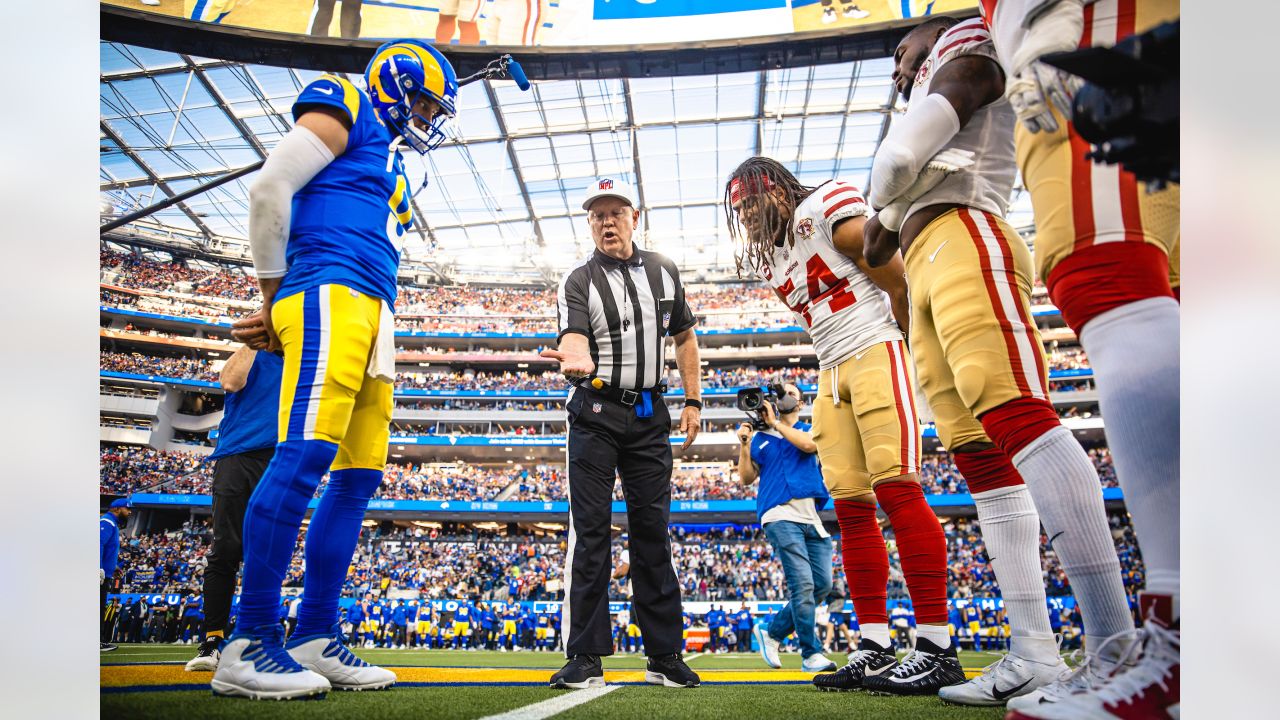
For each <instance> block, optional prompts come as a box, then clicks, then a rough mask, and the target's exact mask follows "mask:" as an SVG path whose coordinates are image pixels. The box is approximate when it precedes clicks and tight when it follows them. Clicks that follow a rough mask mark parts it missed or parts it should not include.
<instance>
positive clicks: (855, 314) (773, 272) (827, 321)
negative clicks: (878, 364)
mask: <svg viewBox="0 0 1280 720" xmlns="http://www.w3.org/2000/svg"><path fill="white" fill-rule="evenodd" d="M870 214H871V208H870V207H869V206H868V205H867V201H866V200H864V199H863V197H862V193H861V192H860V191H859V190H858V188H857V187H855V186H854V185H853V184H852V183H847V182H841V181H839V180H832V181H831V182H827V183H824V184H823V185H821V186H819V187H818V189H817V190H814V191H813V194H811V195H810V196H809V197H807V198H805V199H804V202H801V203H800V206H799V207H797V208H796V211H795V215H794V217H792V218H791V237H790V240H791V242H788V243H783V244H782V247H776V248H774V250H773V257H772V258H769V259H768V261H767V262H766V263H765V265H764V267H763V268H761V272H762V274H763V275H764V277H765V280H766V281H767V282H768V283H769V285H770V287H772V288H773V290H774V292H776V293H777V294H778V297H780V298H781V299H782V302H783V303H785V304H786V306H787V307H788V308H791V311H792V312H794V313H795V314H796V317H797V318H798V319H799V320H800V324H801V326H802V327H804V328H805V329H806V330H807V331H808V332H809V337H811V338H812V339H813V349H814V352H815V353H816V354H817V356H818V366H819V367H820V368H822V369H823V370H826V369H828V368H833V367H835V366H837V365H839V364H840V363H842V362H844V361H845V360H847V359H849V358H850V357H852V356H853V355H854V354H855V353H858V352H861V351H862V350H864V349H866V348H868V347H870V346H872V345H874V344H876V343H878V342H885V341H890V340H901V339H902V331H901V330H899V329H898V324H897V322H895V321H894V319H893V313H892V312H890V309H889V303H888V296H887V295H886V294H885V293H884V291H883V290H881V289H880V288H879V287H877V286H876V284H875V283H873V282H871V278H869V277H867V275H866V274H865V273H863V272H862V271H861V270H859V269H858V266H857V265H856V264H855V263H854V262H853V261H852V260H850V259H849V258H848V257H846V256H845V255H844V254H843V253H841V252H840V251H839V250H837V249H836V247H835V244H834V243H833V242H832V239H831V236H832V228H833V227H834V226H835V224H836V223H837V222H839V221H841V220H844V219H847V218H851V217H857V216H860V215H870Z"/></svg>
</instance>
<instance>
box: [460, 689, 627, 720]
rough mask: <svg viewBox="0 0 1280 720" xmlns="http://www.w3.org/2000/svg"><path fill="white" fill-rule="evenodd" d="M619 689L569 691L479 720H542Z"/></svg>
mask: <svg viewBox="0 0 1280 720" xmlns="http://www.w3.org/2000/svg"><path fill="white" fill-rule="evenodd" d="M620 687H622V686H621V685H605V686H604V687H593V688H587V689H586V690H569V691H566V692H565V694H564V695H561V696H559V697H553V698H551V699H550V700H543V701H542V702H536V703H534V704H532V705H526V706H524V707H522V708H516V709H515V710H509V711H507V712H504V713H501V714H498V715H490V716H488V717H485V718H481V719H480V720H543V718H549V717H551V716H552V715H559V714H560V713H562V712H564V711H565V710H568V709H569V708H573V707H577V706H579V705H581V704H583V703H588V702H591V701H592V700H595V699H596V698H598V697H600V696H601V695H607V694H609V693H611V692H613V691H614V690H617V689H618V688H620Z"/></svg>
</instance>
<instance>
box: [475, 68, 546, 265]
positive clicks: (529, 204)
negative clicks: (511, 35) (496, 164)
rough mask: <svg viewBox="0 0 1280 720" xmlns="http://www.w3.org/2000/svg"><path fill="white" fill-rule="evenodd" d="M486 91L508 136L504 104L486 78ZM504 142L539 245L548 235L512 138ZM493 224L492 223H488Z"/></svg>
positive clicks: (496, 119)
mask: <svg viewBox="0 0 1280 720" xmlns="http://www.w3.org/2000/svg"><path fill="white" fill-rule="evenodd" d="M484 92H485V95H486V96H487V97H488V98H489V107H491V108H493V119H494V121H495V122H497V123H498V133H499V134H500V135H502V137H504V138H506V137H508V134H507V121H506V120H505V119H504V118H503V117H502V105H501V104H500V103H499V102H498V94H497V93H495V92H494V91H493V81H492V80H489V79H485V81H484ZM504 144H505V145H506V146H507V158H508V159H510V160H511V172H513V173H515V175H516V184H517V185H519V186H520V197H521V198H523V199H524V207H525V210H527V211H528V213H529V219H530V220H531V221H533V233H534V235H535V236H536V238H537V243H538V244H539V245H545V244H546V243H547V240H546V237H545V236H543V234H542V224H541V223H539V222H538V214H537V213H535V212H534V211H533V199H532V198H530V197H529V188H528V186H527V185H525V182H524V173H522V172H521V171H520V159H519V158H517V157H516V147H515V145H514V144H513V143H512V142H511V140H510V139H508V140H506V141H505V142H504ZM486 224H492V223H486Z"/></svg>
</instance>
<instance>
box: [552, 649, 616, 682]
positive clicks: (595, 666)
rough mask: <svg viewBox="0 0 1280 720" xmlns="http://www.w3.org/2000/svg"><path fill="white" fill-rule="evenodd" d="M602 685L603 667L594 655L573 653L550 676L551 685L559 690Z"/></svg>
mask: <svg viewBox="0 0 1280 720" xmlns="http://www.w3.org/2000/svg"><path fill="white" fill-rule="evenodd" d="M603 686H604V668H602V667H601V666H600V658H599V656H596V655H574V656H573V657H571V658H569V662H567V663H565V664H564V667H562V668H560V671H559V672H557V673H556V674H555V675H552V676H551V687H553V688H559V689H561V690H568V689H572V690H585V689H587V688H589V687H603Z"/></svg>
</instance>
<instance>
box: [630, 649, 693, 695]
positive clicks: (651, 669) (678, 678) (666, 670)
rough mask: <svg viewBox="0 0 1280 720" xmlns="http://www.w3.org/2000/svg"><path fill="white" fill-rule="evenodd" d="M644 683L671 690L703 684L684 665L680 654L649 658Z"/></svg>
mask: <svg viewBox="0 0 1280 720" xmlns="http://www.w3.org/2000/svg"><path fill="white" fill-rule="evenodd" d="M644 681H645V682H647V683H649V684H650V685H662V686H663V687H670V688H679V687H685V688H692V687H698V685H701V684H702V679H701V678H699V677H698V674H697V673H695V672H694V671H692V670H690V669H689V666H688V665H685V664H684V658H683V657H681V656H680V653H672V654H671V655H657V656H654V657H651V658H649V664H648V666H647V667H646V668H645V670H644Z"/></svg>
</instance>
